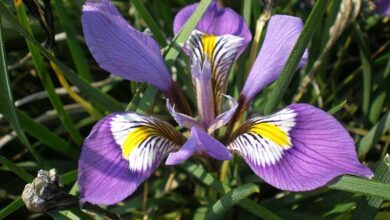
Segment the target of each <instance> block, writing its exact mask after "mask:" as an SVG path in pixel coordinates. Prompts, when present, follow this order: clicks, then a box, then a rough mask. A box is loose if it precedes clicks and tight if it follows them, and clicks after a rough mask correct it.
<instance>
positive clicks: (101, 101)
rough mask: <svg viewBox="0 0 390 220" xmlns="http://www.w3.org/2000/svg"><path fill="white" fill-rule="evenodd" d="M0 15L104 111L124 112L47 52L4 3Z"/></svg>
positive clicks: (106, 96) (120, 105)
mask: <svg viewBox="0 0 390 220" xmlns="http://www.w3.org/2000/svg"><path fill="white" fill-rule="evenodd" d="M0 14H1V16H2V17H4V18H5V19H6V20H7V21H8V22H9V23H11V25H12V26H13V27H14V28H15V29H16V30H17V31H18V32H19V33H20V34H21V35H22V36H23V37H24V38H26V39H27V40H28V41H30V42H31V43H32V44H33V45H34V46H35V47H37V48H38V49H39V51H40V52H41V53H42V54H43V55H44V56H45V57H46V58H48V59H49V60H50V61H52V62H53V63H55V64H56V65H57V66H58V68H60V69H61V70H62V72H63V74H64V75H65V77H66V78H67V79H68V80H69V81H70V82H72V83H73V84H74V85H75V86H77V87H78V88H79V90H80V92H82V93H83V94H84V95H86V96H87V97H89V98H90V99H91V100H93V101H94V102H95V103H96V104H98V105H99V106H100V107H102V108H103V109H106V110H108V111H110V112H114V111H120V110H123V106H122V104H120V103H119V102H118V101H116V100H115V99H113V98H111V97H110V96H108V95H106V94H104V93H102V92H101V91H100V90H98V89H96V88H94V87H92V86H91V85H90V84H89V83H88V82H86V81H85V80H83V79H81V78H80V77H79V76H78V75H77V74H76V73H75V72H74V71H73V70H72V69H70V68H69V67H68V66H66V65H65V64H64V63H62V62H61V61H59V60H58V59H56V58H55V57H54V56H53V55H52V54H51V53H50V52H49V51H47V50H46V49H45V48H44V47H43V46H42V45H40V43H39V42H38V41H37V40H35V39H34V38H33V37H32V36H31V35H30V34H29V33H28V31H27V30H26V29H24V28H23V27H22V26H21V25H20V23H19V22H18V21H17V20H16V18H15V17H14V16H13V15H12V13H11V12H10V11H9V9H8V8H7V7H6V6H5V4H4V2H0Z"/></svg>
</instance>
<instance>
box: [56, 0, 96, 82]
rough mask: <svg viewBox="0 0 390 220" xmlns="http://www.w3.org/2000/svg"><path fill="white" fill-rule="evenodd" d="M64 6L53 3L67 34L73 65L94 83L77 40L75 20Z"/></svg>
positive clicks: (59, 3) (58, 2) (86, 78)
mask: <svg viewBox="0 0 390 220" xmlns="http://www.w3.org/2000/svg"><path fill="white" fill-rule="evenodd" d="M63 4H64V1H60V0H54V1H53V5H54V8H55V10H56V12H57V16H58V20H59V21H60V23H61V26H62V28H63V29H64V31H65V33H66V42H67V44H68V47H69V50H70V54H71V55H72V59H73V63H74V64H75V66H76V70H77V72H78V73H79V74H80V76H81V77H82V78H83V79H85V80H87V81H88V82H90V81H92V75H91V72H90V71H89V68H88V65H87V59H86V58H85V54H84V52H83V50H82V49H81V46H80V43H79V42H78V40H77V38H76V31H75V28H74V25H73V24H74V23H73V20H72V19H71V18H70V16H69V14H68V12H67V9H66V8H65V7H64V5H63Z"/></svg>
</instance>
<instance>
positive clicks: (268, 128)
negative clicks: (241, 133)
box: [249, 123, 291, 148]
mask: <svg viewBox="0 0 390 220" xmlns="http://www.w3.org/2000/svg"><path fill="white" fill-rule="evenodd" d="M249 132H254V133H256V134H258V135H260V136H262V137H263V138H267V139H269V140H271V141H273V142H274V143H276V144H277V145H279V146H280V147H282V148H289V147H290V146H291V140H290V137H289V136H288V134H287V133H286V132H284V131H283V130H282V129H280V128H279V127H278V126H277V125H274V124H271V123H258V124H254V125H253V126H252V127H251V128H250V130H249Z"/></svg>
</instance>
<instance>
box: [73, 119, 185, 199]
mask: <svg viewBox="0 0 390 220" xmlns="http://www.w3.org/2000/svg"><path fill="white" fill-rule="evenodd" d="M183 142H184V139H183V137H182V136H181V135H180V134H179V133H178V132H177V131H176V130H175V129H174V128H173V127H172V126H170V125H169V124H167V123H165V122H163V121H160V120H158V119H155V118H152V117H147V116H142V115H139V114H136V113H133V112H123V113H113V114H111V115H109V116H107V117H105V118H103V119H102V120H100V121H99V122H98V123H97V124H96V125H95V126H94V127H93V129H92V131H91V133H90V134H89V136H88V137H87V138H86V139H85V141H84V145H83V148H82V151H81V156H80V159H79V164H78V184H79V190H80V199H81V202H90V203H92V204H102V205H110V204H114V203H117V202H120V201H122V200H123V199H125V198H126V197H128V196H129V195H130V194H132V193H133V192H134V191H135V190H136V189H137V188H138V186H139V185H140V184H142V182H143V181H145V179H147V178H148V177H149V176H150V175H151V174H152V173H153V172H154V170H155V169H156V168H157V166H158V165H159V164H160V163H161V161H162V160H163V159H164V158H165V157H166V156H167V155H168V153H169V152H172V151H174V150H175V149H178V148H179V146H180V145H181V144H183Z"/></svg>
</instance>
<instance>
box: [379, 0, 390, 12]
mask: <svg viewBox="0 0 390 220" xmlns="http://www.w3.org/2000/svg"><path fill="white" fill-rule="evenodd" d="M375 7H376V8H375V12H376V13H378V14H381V15H384V16H390V1H389V0H376V1H375Z"/></svg>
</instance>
